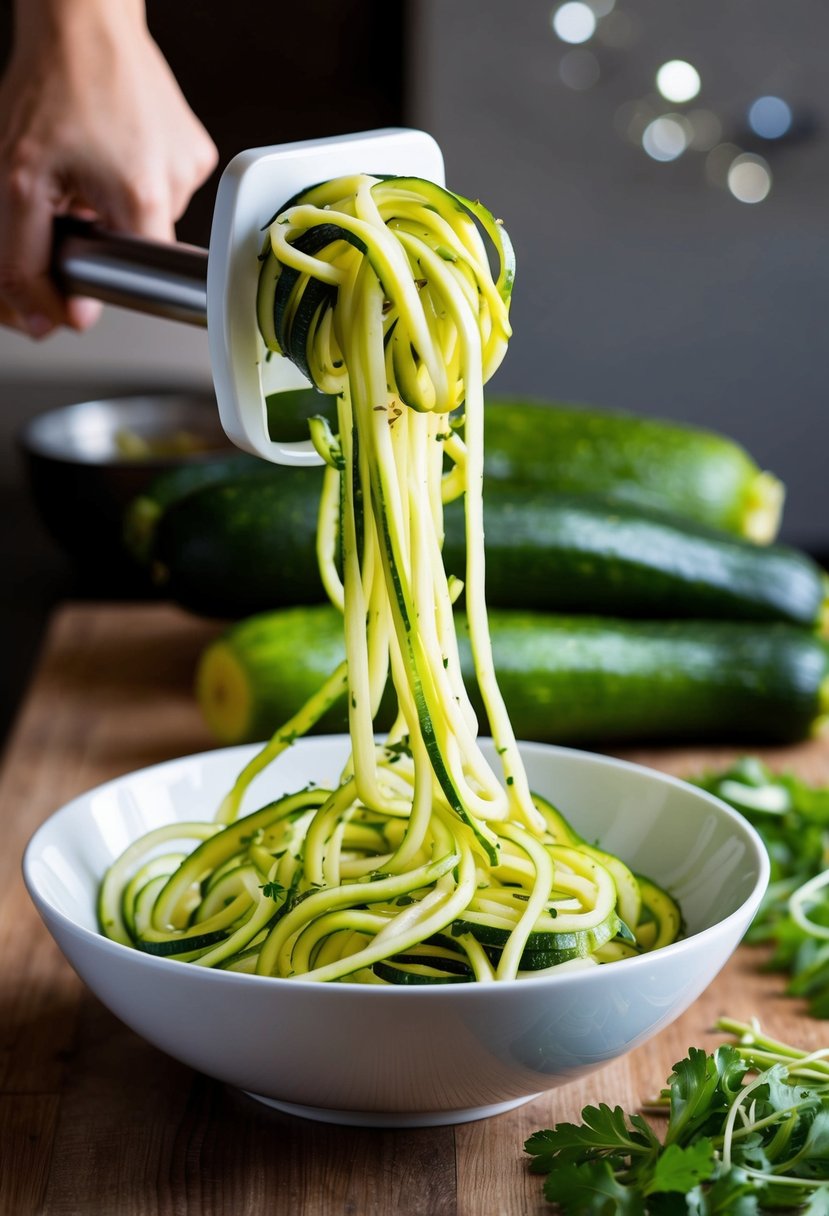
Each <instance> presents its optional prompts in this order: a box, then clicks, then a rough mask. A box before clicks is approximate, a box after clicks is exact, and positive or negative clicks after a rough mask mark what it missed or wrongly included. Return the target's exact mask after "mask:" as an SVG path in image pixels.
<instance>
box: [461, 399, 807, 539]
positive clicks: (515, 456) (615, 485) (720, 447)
mask: <svg viewBox="0 0 829 1216" xmlns="http://www.w3.org/2000/svg"><path fill="white" fill-rule="evenodd" d="M484 418H485V446H484V470H485V473H486V474H487V476H488V477H489V478H490V479H491V480H493V481H496V480H497V481H512V482H518V483H522V484H526V483H530V484H535V485H546V486H550V487H552V488H555V490H556V491H558V492H559V493H578V494H583V493H587V494H604V495H608V496H609V497H612V498H614V499H617V500H619V501H622V502H627V503H631V504H634V505H636V506H639V507H646V508H651V507H655V508H659V509H663V510H670V511H675V512H677V514H679V515H682V516H684V517H686V518H688V519H695V520H697V521H698V522H700V523H704V524H708V525H710V526H712V527H716V528H723V529H725V530H726V531H728V532H734V533H736V534H737V535H742V536H748V537H750V538H751V539H753V540H757V541H763V542H768V541H770V540H773V539H774V537H775V536H776V535H777V532H778V530H779V523H780V513H781V510H782V501H783V487H782V485H781V483H780V482H779V481H777V479H776V478H774V477H772V475H771V474H768V473H763V472H762V471H761V470H760V469H759V468H758V466H757V464H756V463H755V462H754V460H753V459H752V458H751V456H749V454H748V453H747V452H746V451H745V449H744V448H742V447H741V446H740V445H739V444H737V443H735V442H734V441H733V440H731V439H729V438H727V437H726V436H724V435H720V434H717V433H716V432H713V431H707V430H703V429H701V428H698V427H693V426H689V425H686V424H683V423H678V422H667V421H663V420H661V419H656V418H646V417H642V416H640V415H636V414H628V413H624V412H622V411H615V410H601V409H595V408H590V407H586V406H585V407H581V406H575V405H565V404H559V403H556V404H552V403H550V404H548V403H545V402H540V401H539V402H532V401H526V400H516V399H508V398H502V397H499V398H490V399H489V400H488V401H487V406H486V411H485V415H484Z"/></svg>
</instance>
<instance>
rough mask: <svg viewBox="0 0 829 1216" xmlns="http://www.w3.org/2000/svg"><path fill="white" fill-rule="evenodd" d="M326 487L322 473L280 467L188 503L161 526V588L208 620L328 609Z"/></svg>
mask: <svg viewBox="0 0 829 1216" xmlns="http://www.w3.org/2000/svg"><path fill="white" fill-rule="evenodd" d="M266 467H267V466H266ZM321 485H322V481H321V473H320V470H319V469H317V468H290V469H289V468H280V469H273V470H271V471H269V475H268V476H259V477H254V478H250V477H244V478H237V479H235V480H231V481H226V482H224V483H223V484H220V485H214V486H207V487H205V488H204V489H203V490H199V491H196V492H195V493H192V494H188V495H186V496H185V497H183V498H181V499H180V500H179V501H178V502H177V503H175V504H173V505H172V506H171V507H170V508H169V509H168V510H167V511H165V512H164V514H163V515H162V517H161V519H160V520H159V521H158V523H157V525H156V534H155V542H154V552H153V566H152V573H153V579H154V581H155V583H156V585H157V586H159V587H160V588H162V589H163V591H164V593H165V595H167V596H169V597H170V598H171V599H174V600H176V601H177V602H178V603H180V604H182V605H184V607H186V608H190V609H192V610H193V611H194V612H199V613H202V614H203V615H206V616H219V617H239V616H244V615H246V614H248V613H253V612H258V611H261V610H262V608H263V607H265V606H267V607H268V608H276V607H280V606H281V605H290V604H315V603H316V604H318V603H321V602H322V601H323V600H324V599H325V598H326V597H325V591H324V589H323V586H322V581H321V579H320V574H319V568H318V565H317V559H316V550H315V545H316V531H317V511H318V508H319V497H320V489H321Z"/></svg>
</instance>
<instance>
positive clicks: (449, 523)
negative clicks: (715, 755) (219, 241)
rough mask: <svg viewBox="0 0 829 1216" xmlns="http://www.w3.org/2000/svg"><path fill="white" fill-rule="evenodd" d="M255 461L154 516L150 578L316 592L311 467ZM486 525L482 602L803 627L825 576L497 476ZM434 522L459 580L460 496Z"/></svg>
mask: <svg viewBox="0 0 829 1216" xmlns="http://www.w3.org/2000/svg"><path fill="white" fill-rule="evenodd" d="M260 464H263V465H264V462H260ZM264 468H265V470H266V471H267V474H264V473H263V474H257V476H255V477H253V478H249V477H245V478H238V479H235V480H231V481H227V482H225V483H224V484H219V485H213V486H206V487H204V488H203V489H201V490H197V491H194V492H192V493H190V494H188V495H186V496H185V497H183V498H182V499H181V500H180V501H179V502H177V503H174V504H172V505H171V506H170V507H169V508H168V510H167V511H166V512H165V513H164V515H163V517H162V518H161V520H160V521H159V522H158V523H157V525H156V527H157V532H156V538H155V578H156V582H157V583H158V584H159V585H161V586H163V588H164V590H165V592H166V594H168V595H169V596H171V597H172V598H173V599H176V600H177V601H178V602H179V603H180V604H183V605H184V606H185V607H187V608H190V609H191V610H193V611H195V612H200V613H203V614H205V615H213V616H220V617H231V618H233V617H243V616H249V615H251V614H253V613H256V612H264V611H267V610H268V609H270V608H276V607H280V606H283V605H284V606H288V605H290V604H309V603H323V602H324V601H325V599H326V596H325V591H324V589H323V585H322V581H321V579H320V577H319V574H318V572H317V566H316V555H315V536H316V514H317V502H318V497H319V493H320V489H321V484H322V477H321V473H320V471H319V470H318V469H298V470H294V469H282V468H270V469H269V468H268V466H266V465H264ZM484 524H485V530H486V555H487V601H488V603H489V604H490V605H491V606H492V607H496V608H531V609H538V610H543V611H550V612H592V613H598V614H606V615H613V616H623V617H628V616H630V617H661V616H665V617H699V618H714V619H717V618H722V619H725V620H732V619H734V620H758V621H759V620H782V621H789V622H791V623H793V624H798V625H803V626H806V627H808V628H813V627H815V626H816V625H818V623H819V622H820V619H821V614H822V609H823V603H824V599H825V595H826V579H825V576H824V574H823V572H822V571H821V570H820V568H819V567H818V566H817V565H816V564H815V563H814V562H812V561H811V559H809V558H808V557H807V556H805V555H804V554H801V553H798V552H797V551H796V550H793V549H788V548H784V547H783V546H774V545H769V546H758V545H755V544H753V543H752V542H750V541H747V540H744V539H742V538H739V537H735V536H731V535H729V534H728V533H725V532H722V531H719V530H715V529H712V528H707V527H705V526H704V525H700V524H695V523H693V522H691V521H688V520H685V519H681V518H680V517H678V516H675V515H668V514H666V513H665V512H657V511H645V510H644V509H640V508H636V507H632V506H630V505H627V504H623V503H611V502H609V501H607V500H604V499H598V498H589V497H587V496H560V495H557V494H554V493H551V492H550V491H549V490H548V489H546V488H544V487H540V486H515V485H512V484H508V483H502V482H497V481H496V482H491V483H488V485H487V487H486V491H485V498H484ZM445 529H446V536H445V542H444V550H443V552H444V561H445V564H446V568H447V571H448V572H449V573H451V574H455V575H457V576H458V577H459V578H460V579H463V578H464V565H465V556H466V551H465V540H464V519H463V507H462V504H461V503H460V502H454V503H450V504H449V505H448V506H447V508H446V512H445Z"/></svg>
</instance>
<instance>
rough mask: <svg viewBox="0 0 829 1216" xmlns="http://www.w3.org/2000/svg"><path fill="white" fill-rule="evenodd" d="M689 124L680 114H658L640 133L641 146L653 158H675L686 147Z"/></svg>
mask: <svg viewBox="0 0 829 1216" xmlns="http://www.w3.org/2000/svg"><path fill="white" fill-rule="evenodd" d="M690 135H691V132H690V124H689V123H688V121H687V119H684V118H683V116H682V115H680V114H660V116H659V118H655V119H654V120H653V122H650V123H648V125H647V127H645V131H644V134H643V135H642V147H643V148H644V149H645V151H646V152H647V154H648V156H650V157H651V158H652V159H653V160H658V161H670V160H676V159H677V157H678V156H681V155H682V153H683V152H684V151H685V149H686V148H687V147H688V143H689V141H690Z"/></svg>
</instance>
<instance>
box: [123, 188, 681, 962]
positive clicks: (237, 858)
mask: <svg viewBox="0 0 829 1216" xmlns="http://www.w3.org/2000/svg"><path fill="white" fill-rule="evenodd" d="M490 256H492V259H493V262H494V264H495V266H496V270H495V273H493V271H492V270H491V267H490V260H489V259H490ZM261 260H262V267H261V275H260V282H259V293H258V300H257V316H258V323H259V328H260V331H261V334H262V337H263V339H264V341H265V344H266V346H267V347H268V350H269V352H271V355H272V357H275V356H281V357H287V358H289V359H291V360H292V361H293V362H294V363H296V364H297V365H298V366H299V367H300V368H301V369H302V371H303V372H304V373H305V374H306V375H307V376H308V378H309V379H310V380H311V381H312V382H313V383H314V384H315V385H316V387H317V388H318V389H319V390H320V391H321V392H322V393H325V394H328V395H329V396H331V397H335V398H336V402H337V415H338V428H337V433H336V434H335V433H334V432H333V431H332V430H331V428H330V427H329V426H328V424H327V423H326V422H325V421H324V420H322V419H316V420H314V422H313V423H312V438H313V440H314V444H315V446H316V448H317V450H318V452H319V453H320V455H321V456H322V457H323V458H324V460H325V462H326V465H327V468H326V471H325V478H324V486H323V492H322V498H321V504H320V514H319V528H318V556H319V562H320V568H321V571H322V574H323V579H324V582H325V586H326V589H327V592H328V594H329V596H330V598H331V600H332V601H333V602H334V604H336V605H337V606H338V607H339V608H340V609H341V610H342V612H343V619H344V630H345V640H346V660H345V662H344V663H343V664H342V666H341V667H339V668H338V669H337V670H336V671H335V672H333V673H332V674H331V676H330V678H329V679H328V680H327V682H326V683H325V685H324V686H323V687H322V688H321V689H320V690H319V692H318V693H317V694H316V695H315V696H314V697H313V698H312V699H311V700H310V701H309V702H308V703H307V704H306V705H305V706H304V707H303V708H302V709H301V710H300V711H299V712H298V713H297V714H296V715H295V717H294V718H292V719H291V721H289V722H288V723H286V724H285V725H284V726H282V727H281V728H280V729H279V730H278V731H277V732H276V734H275V735H274V736H273V738H272V739H271V740H270V742H269V743H268V744H267V745H266V746H265V747H264V748H263V749H262V750H261V751H260V752H259V753H258V754H257V755H256V756H255V758H254V759H253V760H252V761H250V762H249V763H248V764H247V765H246V767H245V768H244V769H243V771H242V772H241V773H240V775H239V777H238V779H237V780H236V782H235V784H234V786H233V788H232V789H231V790H230V792H229V793H228V794H227V796H226V797H225V798H224V801H223V802H222V805H221V808H220V810H219V813H218V815H217V817H216V819H215V820H214V821H213V822H210V823H201V822H199V823H190V824H184V825H182V824H180V823H179V824H175V825H171V826H170V827H169V828H166V827H165V828H160V829H157V830H155V831H153V832H151V833H150V834H149V835H147V836H144V837H143V838H142V839H140V840H139V841H137V842H136V843H135V844H133V845H132V846H130V848H128V849H127V851H126V852H125V853H124V854H123V855H122V856H121V857H120V858H119V859H118V860H117V861H116V862H115V863H114V865H113V866H112V867H111V868H110V870H109V871H108V873H107V875H106V877H105V879H104V882H103V885H102V888H101V892H100V900H99V918H100V923H101V928H102V930H103V932H104V933H105V934H106V935H107V936H109V937H110V938H113V939H114V940H116V941H119V942H122V943H124V944H128V945H134V946H136V947H138V948H139V949H140V950H142V951H145V952H148V953H150V954H155V955H163V956H168V957H170V958H174V959H178V960H182V961H188V962H191V963H194V964H196V965H197V966H200V967H220V968H224V969H227V970H231V971H240V972H250V973H256V974H258V975H264V976H277V977H282V978H291V977H295V976H301V977H303V978H304V979H308V980H319V981H348V982H359V983H365V984H376V985H388V984H410V985H411V984H446V983H464V982H468V981H471V980H477V981H493V980H511V979H515V978H516V977H523V976H528V975H535V976H538V975H540V974H544V973H548V972H550V971H551V970H553V969H560V968H561V967H562V966H571V967H572V966H573V965H577V966H593V965H595V964H598V963H605V962H610V961H614V960H617V959H620V958H624V957H627V956H631V955H637V954H641V953H643V952H645V951H648V950H650V949H654V948H657V947H659V946H662V945H665V944H667V943H669V942H671V941H673V940H675V939H676V937H677V936H678V935H679V932H680V915H679V910H678V908H677V905H676V904H675V903H674V901H673V900H672V899H671V897H670V896H669V895H667V894H666V892H664V891H663V890H661V888H659V887H658V886H656V885H655V884H654V883H653V882H651V881H648V880H646V879H643V878H640V877H638V876H636V875H634V874H633V873H631V871H630V870H629V869H628V867H627V866H626V865H625V864H624V863H623V862H621V861H620V860H619V859H618V858H616V857H614V856H611V855H609V854H607V853H605V852H603V851H602V850H601V849H598V848H596V847H594V846H593V845H590V844H587V843H585V842H584V841H583V840H581V839H580V837H579V836H578V834H577V833H576V832H575V830H574V829H573V828H572V827H571V826H570V824H569V823H568V822H567V821H566V820H565V819H564V818H563V816H561V815H560V814H559V813H558V811H557V810H556V809H555V808H554V807H553V806H551V805H550V804H549V803H547V802H546V801H545V800H543V799H541V798H540V797H537V796H535V797H534V796H533V794H532V792H531V790H530V786H529V783H528V780H527V776H526V773H525V770H524V765H523V762H522V757H521V754H520V752H519V749H518V746H517V744H516V740H515V738H514V735H513V732H512V728H511V726H510V722H509V718H508V715H507V713H506V710H505V707H504V703H503V700H502V697H501V694H500V691H499V688H498V684H497V680H496V677H495V672H494V668H493V660H492V652H491V647H490V640H489V631H488V625H487V611H486V603H485V594H484V583H485V578H484V529H483V506H482V484H483V430H484V398H483V386H484V383H485V382H486V381H487V380H488V378H489V377H490V376H491V375H492V373H493V372H494V371H495V370H496V368H497V367H498V366H499V364H500V362H501V360H502V359H503V356H504V353H505V351H506V347H507V342H508V339H509V336H510V327H509V319H508V311H509V300H510V293H511V289H512V281H513V269H514V267H513V256H512V250H511V247H510V243H509V240H508V237H507V234H506V232H505V231H504V229H503V227H502V225H501V224H500V222H499V221H497V220H494V219H493V217H492V216H491V215H490V214H489V212H488V211H486V210H485V208H483V207H482V206H481V205H480V204H479V203H477V202H472V201H470V200H468V199H464V198H462V197H460V196H458V195H455V194H452V193H450V192H449V191H447V190H444V189H442V188H440V187H438V186H436V185H434V184H432V183H430V182H426V181H423V180H420V179H416V178H404V177H396V178H388V179H384V178H375V177H370V176H365V175H359V176H353V177H347V178H340V179H337V180H334V181H330V182H325V183H323V184H321V185H319V186H316V187H314V188H312V189H310V190H307V191H306V192H304V193H303V194H302V195H300V196H299V197H297V198H296V199H294V200H292V202H291V203H290V204H289V205H288V206H287V207H285V208H284V209H283V210H282V211H281V212H280V213H279V214H278V215H277V216H276V218H275V219H274V221H273V222H272V224H271V225H270V227H269V231H268V240H267V243H266V247H265V249H264V251H263V253H262V259H261ZM460 496H462V497H463V499H464V503H465V512H466V546H467V568H466V575H465V580H464V584H463V586H461V584H460V583H459V582H457V581H456V580H453V579H451V578H448V577H447V575H446V572H445V570H444V566H443V562H442V559H441V547H442V538H443V522H442V520H443V505H444V503H445V502H447V501H450V500H452V499H454V498H457V497H460ZM461 591H463V593H464V598H465V609H466V617H467V620H468V628H469V634H470V641H471V648H472V653H473V658H474V665H475V672H476V677H477V681H478V685H479V689H480V692H481V696H482V700H483V703H484V706H485V709H486V715H487V719H488V732H485V733H491V735H492V739H493V741H494V755H495V758H496V759H495V762H494V763H493V762H492V761H491V760H490V759H487V757H485V755H484V754H483V752H482V749H481V747H480V745H479V740H478V723H477V721H476V719H475V715H474V713H473V710H472V707H471V704H470V701H469V697H468V695H467V692H466V689H465V687H464V684H463V680H462V678H461V669H460V663H459V658H458V646H457V639H456V634H455V626H454V620H453V608H452V606H453V602H454V601H455V600H456V598H457V596H458V595H459V594H460V592H461ZM389 680H391V682H392V684H393V688H394V692H395V694H396V698H397V705H398V714H397V720H396V722H395V725H394V727H393V728H392V730H391V732H390V734H389V735H388V736H387V737H386V738H385V739H384V740H383V741H382V742H381V743H378V742H377V741H376V739H375V732H374V719H375V716H376V714H377V711H378V708H379V705H380V700H381V697H382V695H383V693H384V690H385V688H386V685H387V682H388V681H389ZM342 696H346V697H347V704H348V713H349V736H350V742H351V756H350V759H349V761H348V763H347V765H346V767H345V769H344V770H343V772H342V774H341V778H340V781H339V784H337V785H336V787H335V788H332V789H320V788H317V787H316V786H313V785H312V786H310V787H308V788H306V789H303V790H300V791H298V792H295V793H293V794H291V795H289V796H286V797H282V798H279V799H278V800H277V801H275V802H273V803H270V804H269V805H267V806H264V807H261V808H260V809H258V810H256V811H254V812H253V813H252V814H248V815H246V816H244V817H241V818H240V808H241V804H242V800H243V797H244V795H245V793H246V791H247V789H248V787H249V785H250V783H251V782H252V780H253V779H254V778H255V777H256V776H257V774H258V773H260V772H261V771H262V770H263V769H264V768H265V767H266V766H267V765H269V764H270V763H271V762H272V761H273V760H274V759H275V758H276V757H277V756H278V755H279V754H280V752H282V751H283V750H284V749H285V748H288V747H290V745H291V743H292V742H293V741H294V740H295V739H296V738H297V737H298V736H300V735H302V734H304V733H305V732H306V731H308V730H309V729H310V728H311V727H313V726H314V724H315V723H316V722H317V721H318V719H319V718H320V717H321V716H322V715H323V714H324V713H325V711H326V710H327V709H328V708H329V707H330V706H331V705H332V703H334V702H335V701H337V700H338V699H339V698H340V697H342ZM182 841H189V842H191V844H192V845H193V846H194V847H192V851H190V852H187V851H186V850H185V851H184V852H182V850H181V845H182ZM173 845H175V849H173ZM167 849H169V851H165V850H167Z"/></svg>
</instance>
